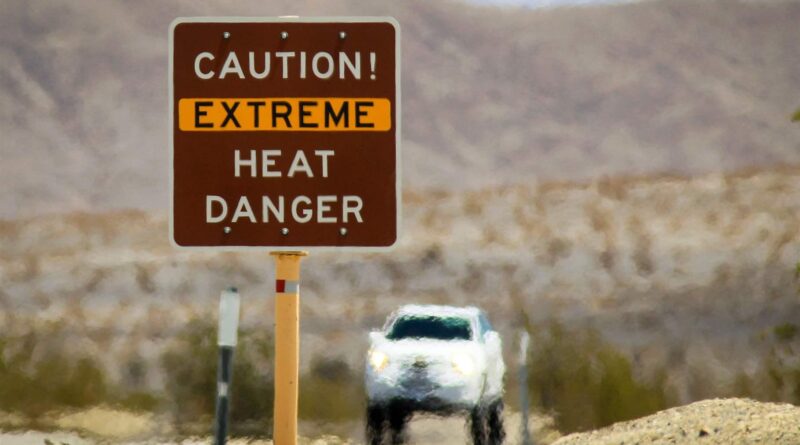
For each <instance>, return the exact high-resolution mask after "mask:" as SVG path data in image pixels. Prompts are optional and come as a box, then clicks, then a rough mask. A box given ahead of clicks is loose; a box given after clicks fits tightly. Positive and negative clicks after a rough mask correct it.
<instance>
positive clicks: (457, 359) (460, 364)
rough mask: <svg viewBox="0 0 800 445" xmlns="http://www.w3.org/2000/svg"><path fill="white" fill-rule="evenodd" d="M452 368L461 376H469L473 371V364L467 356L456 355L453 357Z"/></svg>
mask: <svg viewBox="0 0 800 445" xmlns="http://www.w3.org/2000/svg"><path fill="white" fill-rule="evenodd" d="M453 368H455V369H456V371H458V372H460V373H461V374H463V375H470V374H472V373H473V372H474V371H475V362H473V361H472V357H470V356H469V355H468V354H465V353H463V352H462V353H458V354H455V355H454V356H453Z"/></svg>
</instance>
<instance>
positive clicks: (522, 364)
mask: <svg viewBox="0 0 800 445" xmlns="http://www.w3.org/2000/svg"><path fill="white" fill-rule="evenodd" d="M530 339H531V337H530V335H528V331H522V332H521V333H520V336H519V405H520V419H521V421H522V422H521V423H522V431H521V432H520V434H521V436H522V438H521V441H520V443H522V445H533V441H531V435H530V432H529V431H528V343H529V342H530Z"/></svg>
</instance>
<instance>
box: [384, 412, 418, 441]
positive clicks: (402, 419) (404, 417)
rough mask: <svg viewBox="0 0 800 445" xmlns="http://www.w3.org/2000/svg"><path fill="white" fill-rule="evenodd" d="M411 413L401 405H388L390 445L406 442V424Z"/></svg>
mask: <svg viewBox="0 0 800 445" xmlns="http://www.w3.org/2000/svg"><path fill="white" fill-rule="evenodd" d="M411 414H412V413H411V411H410V410H409V409H408V407H406V406H405V405H404V404H402V403H392V404H391V405H389V428H390V430H391V433H392V445H400V444H403V443H405V442H406V424H407V423H408V420H409V418H410V417H411Z"/></svg>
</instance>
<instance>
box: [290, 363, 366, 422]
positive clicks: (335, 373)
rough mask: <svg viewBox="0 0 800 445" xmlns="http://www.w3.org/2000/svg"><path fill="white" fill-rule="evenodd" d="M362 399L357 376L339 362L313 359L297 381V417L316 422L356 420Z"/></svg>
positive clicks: (362, 405)
mask: <svg viewBox="0 0 800 445" xmlns="http://www.w3.org/2000/svg"><path fill="white" fill-rule="evenodd" d="M365 398H366V395H365V393H364V378H363V376H362V375H361V373H360V372H354V371H353V370H352V369H351V368H350V367H349V366H348V365H347V363H346V362H345V361H344V360H342V359H339V358H329V357H317V358H315V359H314V360H313V361H312V363H311V369H310V370H309V372H308V373H306V374H305V375H303V376H302V377H301V379H300V406H299V410H300V413H299V416H300V418H301V419H304V420H313V421H318V422H336V421H343V420H354V419H360V418H361V416H362V415H363V414H364V409H365V404H364V401H365Z"/></svg>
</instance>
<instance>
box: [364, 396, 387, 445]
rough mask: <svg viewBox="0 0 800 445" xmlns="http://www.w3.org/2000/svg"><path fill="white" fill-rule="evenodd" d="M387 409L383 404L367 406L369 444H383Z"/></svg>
mask: <svg viewBox="0 0 800 445" xmlns="http://www.w3.org/2000/svg"><path fill="white" fill-rule="evenodd" d="M385 422H386V410H385V409H384V408H383V407H382V406H378V405H368V406H367V431H366V432H367V444H368V445H382V444H383V432H384V430H385V428H384V423H385Z"/></svg>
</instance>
